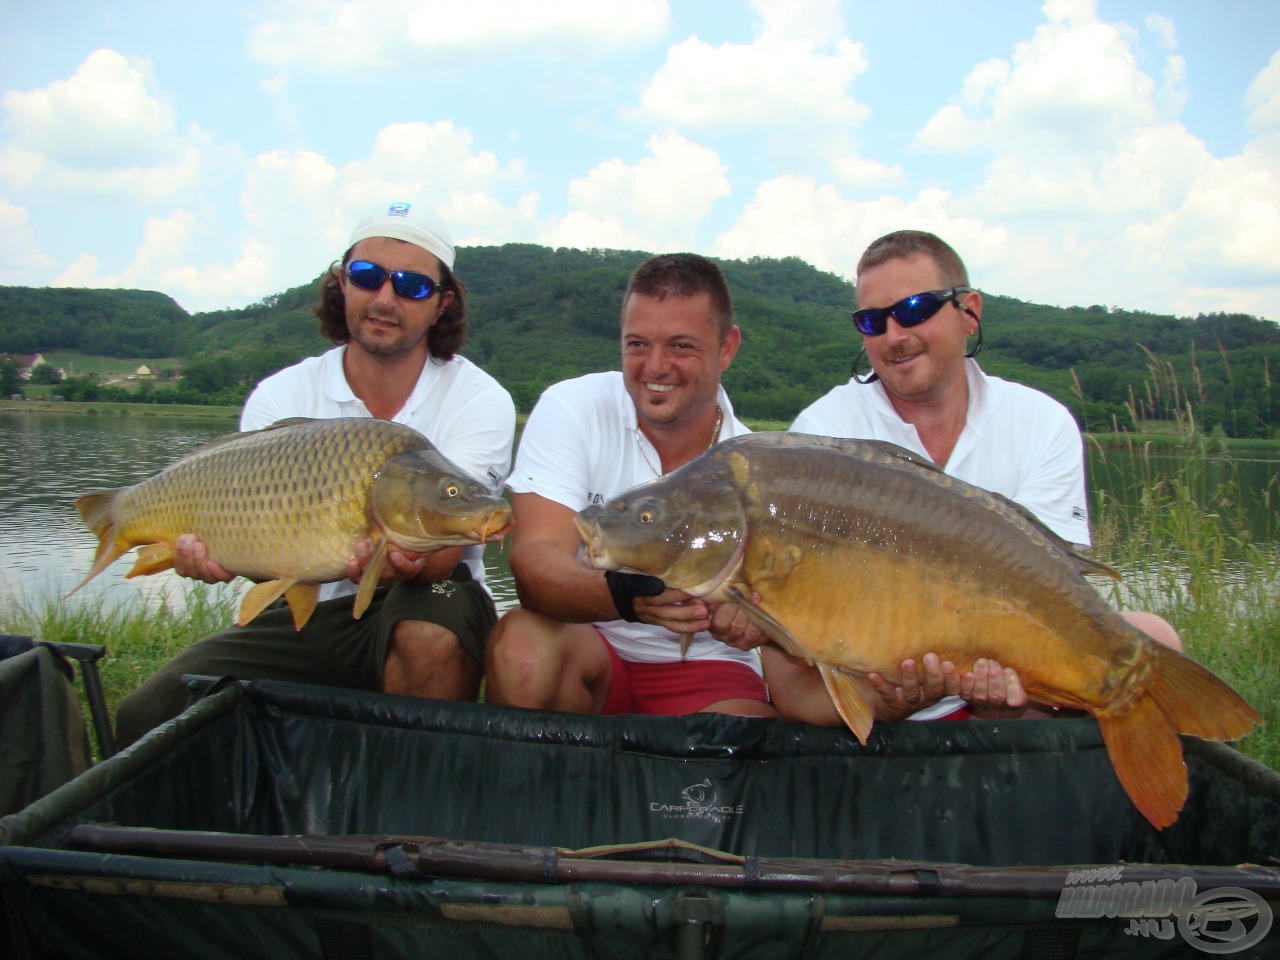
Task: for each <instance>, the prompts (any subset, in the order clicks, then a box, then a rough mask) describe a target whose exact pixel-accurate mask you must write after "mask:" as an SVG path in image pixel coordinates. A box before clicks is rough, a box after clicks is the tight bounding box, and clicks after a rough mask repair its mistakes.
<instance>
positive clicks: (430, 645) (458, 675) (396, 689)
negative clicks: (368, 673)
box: [382, 620, 482, 700]
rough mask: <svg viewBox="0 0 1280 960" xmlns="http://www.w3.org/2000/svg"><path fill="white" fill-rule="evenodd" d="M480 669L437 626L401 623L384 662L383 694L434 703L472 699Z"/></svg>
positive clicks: (458, 643) (455, 639)
mask: <svg viewBox="0 0 1280 960" xmlns="http://www.w3.org/2000/svg"><path fill="white" fill-rule="evenodd" d="M481 673H482V666H481V663H480V661H479V660H478V659H476V657H475V655H474V654H472V653H471V652H470V651H469V650H468V649H467V648H466V646H465V645H464V644H463V643H462V642H461V641H460V640H459V639H458V637H457V636H456V635H455V634H454V633H453V632H452V631H450V630H447V629H446V628H444V627H442V626H440V625H439V624H436V623H429V622H427V621H423V620H401V621H399V622H398V623H397V624H396V625H395V627H394V628H392V631H391V640H390V642H389V643H388V645H387V655H386V659H385V661H384V662H383V670H382V689H383V691H384V692H386V693H396V694H402V695H405V696H415V697H430V698H432V699H436V700H474V699H475V698H476V695H477V694H479V692H480V677H481Z"/></svg>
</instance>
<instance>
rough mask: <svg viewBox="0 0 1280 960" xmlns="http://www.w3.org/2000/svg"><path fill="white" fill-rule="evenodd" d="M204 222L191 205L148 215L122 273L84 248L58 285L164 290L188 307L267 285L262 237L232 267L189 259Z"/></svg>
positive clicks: (226, 299)
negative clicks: (103, 267) (108, 269)
mask: <svg viewBox="0 0 1280 960" xmlns="http://www.w3.org/2000/svg"><path fill="white" fill-rule="evenodd" d="M200 222H201V218H199V217H197V216H196V214H195V213H193V212H191V211H189V210H175V211H174V212H173V214H172V215H170V216H169V217H149V218H148V219H147V222H146V225H145V227H144V228H143V239H142V244H141V245H140V246H139V247H138V249H137V250H136V251H135V252H134V255H133V258H132V259H131V260H130V262H129V264H128V265H127V266H126V267H125V268H124V269H123V270H122V271H121V272H120V273H118V274H109V275H103V274H102V273H100V271H99V265H98V260H97V258H96V257H95V256H93V255H92V254H89V253H84V254H81V255H80V257H79V258H78V259H77V260H76V261H75V262H74V263H73V264H72V265H71V266H70V267H68V268H67V269H66V270H64V271H63V272H62V273H61V274H59V275H58V277H57V278H56V279H55V280H54V285H55V286H64V287H124V288H140V289H143V290H163V291H164V292H166V293H168V294H169V295H170V296H172V297H173V298H174V299H175V300H177V301H178V302H179V303H180V304H182V305H183V306H184V307H185V308H187V309H188V310H193V309H209V305H221V306H225V305H226V304H227V303H228V302H229V301H232V300H235V299H238V298H239V297H240V296H242V294H243V291H245V290H263V289H264V288H265V287H266V285H267V284H268V283H269V281H270V275H269V271H268V262H267V261H268V259H269V258H268V257H267V256H266V251H265V249H264V248H263V246H262V244H259V243H257V242H253V243H248V244H246V245H245V247H244V249H242V250H241V253H240V257H239V259H238V260H237V261H236V262H235V263H233V264H232V265H231V266H229V267H228V266H225V265H223V264H210V265H207V266H204V267H201V268H196V267H192V266H189V265H188V263H187V257H188V255H189V253H190V251H191V248H192V240H193V237H195V236H196V235H198V233H199V232H200V230H199V224H200ZM317 272H318V271H317ZM272 292H275V291H272Z"/></svg>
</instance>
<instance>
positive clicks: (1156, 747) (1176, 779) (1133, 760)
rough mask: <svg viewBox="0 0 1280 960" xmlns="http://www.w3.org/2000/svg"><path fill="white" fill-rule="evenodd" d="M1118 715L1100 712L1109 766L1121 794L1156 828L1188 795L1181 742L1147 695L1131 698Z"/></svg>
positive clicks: (1166, 821) (1168, 819) (1172, 816)
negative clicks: (1113, 771)
mask: <svg viewBox="0 0 1280 960" xmlns="http://www.w3.org/2000/svg"><path fill="white" fill-rule="evenodd" d="M1127 706H1128V707H1129V709H1127V710H1125V712H1123V713H1117V714H1103V713H1099V714H1098V726H1099V727H1100V728H1101V729H1102V739H1103V740H1104V741H1105V742H1106V744H1107V753H1108V755H1109V756H1110V757H1111V766H1112V767H1114V768H1115V771H1116V777H1117V778H1118V779H1119V780H1120V785H1121V786H1123V787H1124V791H1125V793H1127V794H1128V795H1129V799H1130V800H1132V801H1133V805H1134V806H1135V807H1137V808H1138V810H1139V811H1140V812H1141V813H1142V815H1143V816H1144V817H1146V818H1147V819H1148V820H1150V821H1151V825H1152V826H1153V827H1155V828H1156V829H1157V830H1163V829H1164V828H1165V827H1167V826H1169V824H1171V823H1173V821H1175V820H1177V819H1178V813H1179V812H1180V811H1181V810H1182V805H1183V803H1185V802H1186V799H1187V765H1186V763H1185V762H1184V761H1183V759H1182V741H1181V740H1179V739H1178V732H1177V731H1176V730H1174V728H1173V726H1172V725H1171V724H1170V723H1169V718H1168V717H1166V716H1165V714H1164V711H1162V710H1161V709H1160V707H1159V705H1158V704H1157V703H1156V702H1155V700H1153V699H1152V698H1150V697H1147V696H1140V697H1137V698H1135V699H1134V700H1132V701H1130V703H1129V704H1128V705H1127Z"/></svg>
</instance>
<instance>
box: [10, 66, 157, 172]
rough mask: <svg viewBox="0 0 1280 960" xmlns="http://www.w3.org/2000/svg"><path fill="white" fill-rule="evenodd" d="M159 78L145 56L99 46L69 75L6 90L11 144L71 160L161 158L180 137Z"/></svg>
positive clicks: (122, 162) (123, 163)
mask: <svg viewBox="0 0 1280 960" xmlns="http://www.w3.org/2000/svg"><path fill="white" fill-rule="evenodd" d="M155 85H156V84H155V80H154V78H153V77H152V76H151V66H150V64H149V63H148V62H147V61H146V60H142V59H140V58H132V59H130V58H128V57H125V56H123V55H122V54H119V53H117V52H116V51H114V50H97V51H95V52H94V53H91V54H89V56H88V57H86V58H85V60H84V62H83V63H81V64H80V66H79V67H78V68H77V69H76V72H75V73H74V74H73V75H72V76H71V77H70V78H69V79H67V80H56V81H54V82H53V83H50V84H49V85H48V86H46V87H43V88H41V89H38V90H10V91H9V92H8V93H6V94H5V95H4V100H3V105H4V109H5V112H6V113H7V114H8V115H9V125H10V127H11V128H12V129H13V132H14V133H13V143H14V144H16V145H18V146H19V147H21V148H24V149H26V150H30V151H32V152H33V153H38V154H41V155H43V156H45V157H47V158H49V159H50V160H52V161H54V162H56V163H59V164H62V165H64V166H67V167H87V168H93V169H101V168H119V167H130V166H149V165H157V164H159V163H162V162H164V161H166V160H168V159H169V158H170V157H171V155H172V154H173V152H174V150H175V144H176V137H175V135H174V121H173V111H172V109H171V108H170V107H169V106H168V105H166V104H164V103H162V102H161V101H160V100H159V99H157V98H156V97H155V96H154V95H153V94H152V92H151V90H152V89H153V88H154V87H155Z"/></svg>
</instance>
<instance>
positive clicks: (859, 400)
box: [791, 359, 1089, 720]
mask: <svg viewBox="0 0 1280 960" xmlns="http://www.w3.org/2000/svg"><path fill="white" fill-rule="evenodd" d="M965 375H966V377H967V378H968V381H969V412H968V416H967V417H966V419H965V425H964V430H963V431H961V433H960V438H959V440H957V441H956V446H955V449H954V450H953V451H952V452H951V458H950V459H949V460H948V461H947V465H946V467H945V468H944V469H945V472H946V473H948V474H950V475H951V476H953V477H957V478H959V479H961V480H964V481H966V482H968V483H972V484H973V485H974V486H977V487H982V488H983V489H984V490H990V491H991V492H993V493H999V494H1002V495H1003V496H1006V497H1008V498H1009V499H1010V500H1013V501H1014V502H1015V503H1018V504H1021V505H1022V506H1023V507H1026V508H1027V509H1028V510H1030V511H1031V512H1032V513H1034V514H1035V515H1036V516H1037V517H1038V518H1039V519H1040V520H1041V522H1043V523H1044V524H1045V526H1047V527H1049V529H1051V530H1052V531H1054V532H1055V533H1056V534H1058V536H1060V537H1062V538H1063V539H1064V540H1067V541H1069V542H1071V543H1075V544H1079V545H1081V546H1088V545H1089V508H1088V502H1087V500H1086V498H1085V478H1084V443H1083V441H1082V440H1081V437H1080V430H1079V428H1078V427H1077V426H1076V422H1075V420H1074V418H1072V416H1071V414H1070V413H1069V412H1068V411H1067V408H1066V407H1064V406H1063V405H1062V404H1060V403H1059V402H1058V401H1057V400H1054V399H1053V398H1052V397H1050V396H1048V395H1046V394H1043V393H1041V392H1040V391H1039V390H1033V389H1031V388H1030V387H1027V386H1023V385H1022V384H1020V383H1011V382H1010V381H1008V380H1001V379H1000V378H999V377H989V376H987V375H986V374H985V373H983V372H982V369H981V368H980V367H979V366H978V364H977V362H976V361H974V360H972V359H969V360H966V361H965ZM791 429H792V430H793V431H795V432H796V433H812V434H818V435H820V436H827V437H847V438H851V439H860V440H887V441H888V442H890V443H896V444H897V445H898V446H900V447H905V448H906V449H908V450H910V451H912V452H913V453H917V454H919V455H920V456H922V457H926V458H927V457H928V456H929V453H928V451H926V450H925V448H924V444H923V443H921V442H920V435H919V434H918V433H917V432H916V428H915V426H914V425H912V424H909V423H905V422H904V421H903V420H902V418H901V417H900V416H899V415H898V411H897V410H895V409H894V408H893V404H892V403H890V402H889V397H888V395H887V394H886V393H885V389H884V385H883V384H881V383H880V382H879V381H876V382H874V383H858V382H857V381H856V380H850V381H849V382H848V383H845V384H841V385H840V386H838V387H835V388H833V389H832V390H831V391H830V392H829V393H828V394H827V395H826V396H824V397H821V398H820V399H818V400H815V401H814V402H813V403H812V404H810V405H809V406H808V407H807V408H806V409H805V410H804V411H803V412H801V414H800V416H798V417H796V420H795V423H793V424H792V425H791ZM962 705H963V702H962V701H961V700H960V699H959V698H958V697H956V698H951V697H948V698H945V699H943V700H941V701H939V702H938V703H936V704H934V705H933V706H932V707H927V708H925V709H924V710H921V711H919V712H918V713H916V714H914V715H913V716H912V717H911V719H913V720H931V719H934V718H935V717H940V716H946V715H947V714H948V713H951V712H953V711H954V710H956V709H958V708H959V707H960V706H962Z"/></svg>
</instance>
